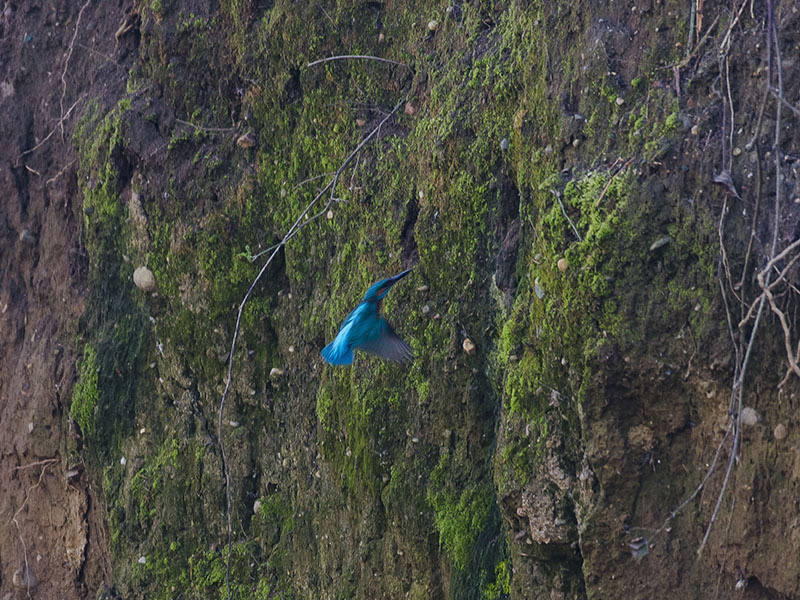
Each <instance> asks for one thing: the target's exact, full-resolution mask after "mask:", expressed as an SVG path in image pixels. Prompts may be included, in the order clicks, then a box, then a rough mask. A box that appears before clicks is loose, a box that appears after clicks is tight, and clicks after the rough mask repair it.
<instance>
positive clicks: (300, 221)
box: [217, 100, 405, 599]
mask: <svg viewBox="0 0 800 600" xmlns="http://www.w3.org/2000/svg"><path fill="white" fill-rule="evenodd" d="M404 103H405V100H403V101H401V102H398V104H397V105H396V106H395V107H394V108H393V109H392V111H391V112H390V113H389V114H388V115H386V117H384V118H383V119H382V120H381V122H380V123H378V125H377V126H376V127H375V128H374V129H373V130H372V131H370V132H369V134H367V136H366V137H365V138H364V139H363V140H361V142H360V143H359V144H358V146H356V148H355V149H354V150H353V151H352V152H351V153H350V154H349V155H348V156H347V158H345V159H344V161H343V162H342V164H341V165H340V166H339V168H338V169H337V170H336V172H335V173H334V175H333V178H332V179H331V180H330V181H329V182H328V183H327V184H326V185H325V187H323V188H322V189H321V190H320V192H319V193H318V194H317V195H316V196H315V197H314V199H313V200H312V201H311V202H309V203H308V205H307V206H306V207H305V208H304V209H303V211H302V212H301V213H300V215H299V216H298V217H297V219H296V220H295V222H294V223H293V224H292V226H291V227H290V228H289V230H288V231H287V232H286V234H285V235H284V236H283V239H282V240H281V241H280V242H279V243H278V244H276V245H275V246H274V249H273V251H272V254H270V255H269V258H268V259H267V260H266V262H265V263H264V265H263V266H262V267H261V270H260V271H259V272H258V275H256V277H255V279H254V280H253V283H252V284H251V285H250V288H249V289H248V290H247V293H246V294H245V295H244V298H243V299H242V302H241V304H239V312H238V314H237V315H236V327H235V328H234V331H233V340H232V342H231V351H230V354H229V355H228V378H227V380H226V381H225V389H224V390H223V392H222V400H221V401H220V405H219V418H218V421H217V431H218V438H219V447H220V453H221V455H222V467H223V471H224V472H225V498H226V501H227V517H228V555H227V558H226V560H225V584H226V586H227V589H228V598H229V599H230V598H231V580H230V574H231V548H232V538H233V526H232V522H231V474H230V468H229V467H228V460H227V457H226V455H225V439H224V436H223V432H222V415H223V413H224V411H225V399H226V398H227V396H228V389H229V388H230V385H231V380H232V378H233V357H234V352H235V350H236V340H237V338H238V336H239V325H240V324H241V320H242V313H243V311H244V306H245V304H246V303H247V300H248V298H250V294H252V293H253V290H254V289H255V287H256V284H257V283H258V281H259V279H261V276H262V275H263V274H264V272H265V271H266V270H267V267H269V265H270V264H271V263H272V260H273V259H274V258H275V256H276V255H277V254H278V251H280V249H281V248H283V247H284V246H285V245H286V243H287V242H288V241H289V240H291V239H292V238H293V237H294V236H295V235H297V233H298V232H299V231H300V229H302V228H303V227H305V226H306V225H308V224H309V223H312V222H313V221H315V220H316V219H317V218H319V217H320V216H321V215H323V214H324V213H325V212H326V211H327V210H328V208H329V207H330V205H331V204H332V203H333V202H334V200H335V197H334V194H335V191H336V186H337V184H338V183H339V177H340V176H341V174H342V171H344V170H345V168H347V165H349V164H350V162H351V161H352V160H353V158H354V157H355V156H356V155H357V154H358V153H359V152H361V149H362V148H363V147H364V146H365V145H366V144H367V142H369V141H370V140H371V139H372V138H373V137H375V135H376V134H377V133H378V130H379V129H380V127H381V125H383V124H384V122H386V121H388V120H389V118H390V117H392V115H394V114H395V113H396V112H397V110H398V109H399V108H400V107H401V106H402V105H403V104H404ZM328 190H330V197H329V198H328V201H327V203H326V204H325V207H324V208H323V209H322V210H321V211H319V212H318V213H317V214H315V215H314V216H313V217H310V218H309V217H308V214H309V213H310V212H311V209H312V208H313V207H314V206H315V205H316V204H317V202H319V200H320V198H322V196H323V195H324V194H325V193H326V192H327V191H328Z"/></svg>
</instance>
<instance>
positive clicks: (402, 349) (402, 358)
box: [356, 317, 414, 362]
mask: <svg viewBox="0 0 800 600" xmlns="http://www.w3.org/2000/svg"><path fill="white" fill-rule="evenodd" d="M378 331H379V334H378V335H377V336H375V337H372V338H371V339H368V340H366V341H363V342H361V343H360V344H358V345H357V346H356V348H358V349H359V350H364V351H366V352H369V353H370V354H375V355H376V356H380V357H381V358H385V359H386V360H393V361H396V362H406V361H409V360H411V359H412V358H414V352H413V351H412V350H411V346H409V345H408V344H406V343H405V341H403V338H401V337H400V336H399V335H397V334H396V333H395V332H394V329H392V326H391V325H389V321H387V320H386V319H384V318H383V317H381V318H380V319H379V328H378Z"/></svg>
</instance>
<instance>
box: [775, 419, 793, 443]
mask: <svg viewBox="0 0 800 600" xmlns="http://www.w3.org/2000/svg"><path fill="white" fill-rule="evenodd" d="M788 434H789V430H788V429H786V425H784V424H783V423H778V424H777V425H776V426H775V431H774V432H773V435H774V436H775V439H776V440H782V439H784V438H785V437H786V436H787V435H788Z"/></svg>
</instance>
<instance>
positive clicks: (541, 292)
mask: <svg viewBox="0 0 800 600" xmlns="http://www.w3.org/2000/svg"><path fill="white" fill-rule="evenodd" d="M533 293H534V294H536V297H537V298H538V299H539V300H541V299H542V298H544V290H543V289H542V286H541V284H540V283H539V278H538V277H537V278H536V279H534V280H533Z"/></svg>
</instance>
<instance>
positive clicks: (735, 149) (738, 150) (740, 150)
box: [733, 147, 742, 156]
mask: <svg viewBox="0 0 800 600" xmlns="http://www.w3.org/2000/svg"><path fill="white" fill-rule="evenodd" d="M741 153H742V149H741V148H739V147H736V148H734V149H733V155H734V156H739V155H740V154H741Z"/></svg>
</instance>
